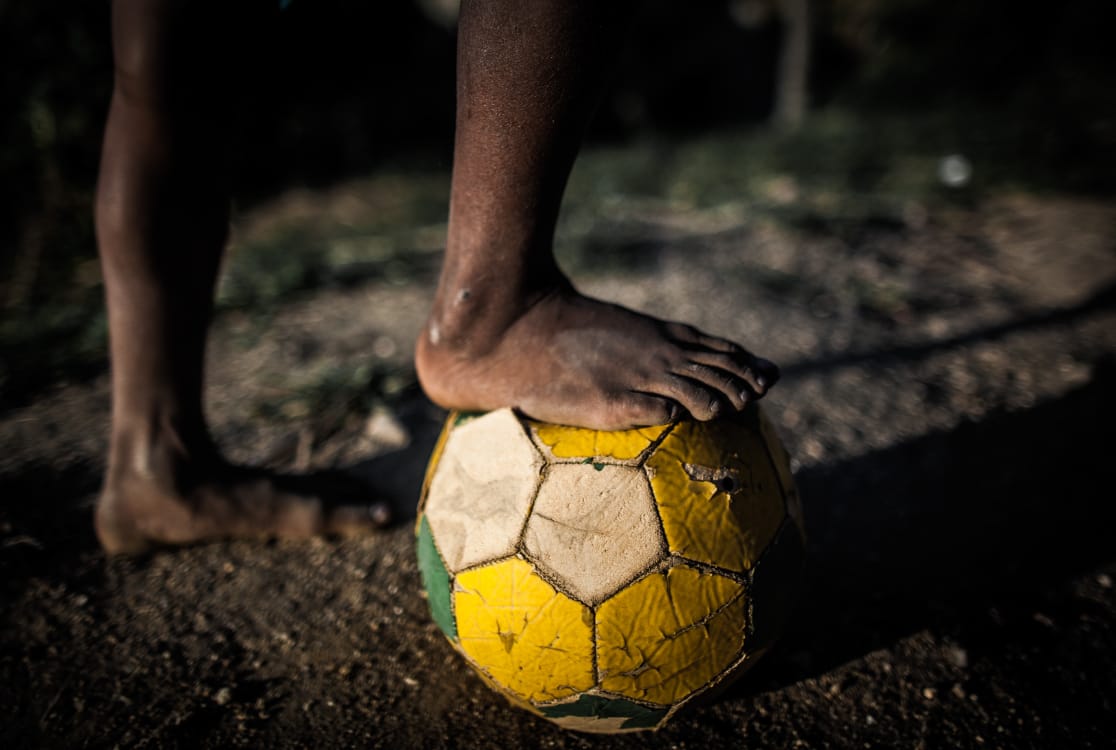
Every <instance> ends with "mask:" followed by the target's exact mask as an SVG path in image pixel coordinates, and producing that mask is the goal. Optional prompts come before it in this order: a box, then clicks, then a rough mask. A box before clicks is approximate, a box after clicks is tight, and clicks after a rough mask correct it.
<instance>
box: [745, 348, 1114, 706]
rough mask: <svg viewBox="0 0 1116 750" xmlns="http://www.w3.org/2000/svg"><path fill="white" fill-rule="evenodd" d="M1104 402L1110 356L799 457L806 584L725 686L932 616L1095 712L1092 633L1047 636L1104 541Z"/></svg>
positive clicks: (816, 670)
mask: <svg viewBox="0 0 1116 750" xmlns="http://www.w3.org/2000/svg"><path fill="white" fill-rule="evenodd" d="M1114 418H1116V364H1114V363H1113V362H1112V361H1104V360H1102V361H1101V362H1099V363H1098V364H1097V365H1096V368H1095V376H1094V378H1093V380H1092V381H1091V382H1090V383H1089V384H1088V385H1086V386H1084V387H1082V388H1080V389H1078V390H1076V391H1073V392H1070V393H1069V394H1067V395H1066V396H1064V397H1062V398H1060V399H1057V400H1055V401H1052V402H1048V403H1044V404H1041V405H1039V406H1037V407H1035V408H1033V409H1031V410H1029V411H1026V412H1021V413H1010V414H999V415H994V416H992V417H989V418H987V419H985V420H983V421H981V422H979V423H967V424H963V425H961V426H960V427H958V428H957V429H955V430H952V431H949V432H939V433H932V434H929V435H926V436H924V437H920V438H918V439H916V440H912V441H910V442H908V443H905V444H901V445H898V446H896V447H893V448H889V449H887V450H883V451H878V452H874V453H871V454H868V455H865V456H862V457H859V458H856V459H853V460H850V461H846V462H842V463H837V464H833V465H828V466H818V467H813V468H809V469H807V470H804V471H802V472H800V473H799V475H798V476H797V481H798V484H799V487H800V489H801V492H802V495H803V497H804V498H805V502H806V514H807V515H806V517H807V527H808V530H809V536H810V553H809V573H808V577H807V581H808V582H807V586H806V590H805V592H804V595H803V596H802V600H801V603H800V605H799V608H798V610H797V612H796V614H795V616H794V618H793V621H792V624H791V626H790V628H789V629H788V631H787V632H786V633H785V635H784V638H783V640H782V642H781V643H780V645H779V646H778V648H777V650H776V652H775V653H773V654H772V655H771V657H770V658H769V659H768V660H767V661H766V662H762V663H761V665H760V666H759V667H757V669H756V670H755V671H754V672H753V673H752V675H751V676H750V678H746V679H745V680H743V681H742V682H741V683H740V684H739V685H738V686H737V687H736V688H734V690H733V691H732V692H731V693H730V694H729V697H730V698H733V697H735V698H740V697H743V696H745V695H758V694H761V693H764V692H766V691H770V690H776V689H779V688H781V687H784V686H786V685H789V684H793V683H795V682H798V681H801V680H803V679H807V678H810V677H816V676H819V675H822V674H825V673H827V672H829V671H831V670H833V669H835V668H838V667H840V666H841V665H843V664H846V663H848V662H850V661H853V660H855V659H858V658H860V657H862V656H864V655H865V654H868V653H870V652H873V651H876V650H878V649H886V648H890V647H893V646H895V644H896V643H897V642H898V641H900V640H901V639H903V638H905V637H907V636H910V635H912V634H914V633H917V632H920V631H924V630H929V631H930V632H931V633H933V634H934V635H935V636H936V637H937V638H940V639H944V640H945V641H947V642H951V643H954V644H956V645H957V646H958V647H960V648H962V649H964V651H965V653H966V654H967V656H966V657H965V658H966V659H967V660H969V661H972V660H977V659H987V660H991V661H992V662H993V664H994V668H995V669H998V670H1000V671H1006V672H1008V673H1011V674H1010V675H1009V676H1010V677H1012V678H1013V679H1009V680H1008V681H1007V684H1008V685H1009V686H1010V687H1011V688H1014V689H1018V690H1019V691H1020V693H1022V694H1023V695H1024V696H1025V697H1029V698H1030V699H1032V700H1033V701H1034V702H1035V703H1041V704H1044V705H1047V707H1048V709H1051V710H1059V711H1061V712H1063V714H1064V716H1065V721H1067V722H1069V723H1071V724H1072V722H1073V717H1074V716H1078V717H1080V719H1081V720H1082V721H1085V722H1091V721H1093V720H1094V719H1095V717H1097V716H1100V715H1103V713H1104V710H1103V707H1102V706H1101V701H1102V696H1103V695H1104V694H1105V692H1106V691H1107V690H1111V689H1112V688H1113V675H1112V672H1111V671H1110V670H1111V667H1112V664H1111V662H1112V655H1111V652H1110V651H1108V650H1105V649H1104V648H1101V641H1102V640H1103V638H1101V639H1098V640H1097V641H1094V642H1092V643H1088V642H1084V643H1078V646H1079V647H1080V648H1078V649H1077V650H1076V651H1074V652H1073V653H1070V654H1067V653H1065V652H1066V650H1067V648H1070V650H1073V649H1072V647H1068V646H1067V645H1066V644H1059V643H1058V641H1057V636H1059V632H1060V631H1061V630H1062V629H1064V628H1074V627H1077V626H1079V624H1080V623H1081V622H1085V621H1087V620H1088V619H1089V618H1090V617H1091V614H1092V613H1091V612H1090V606H1091V605H1090V603H1089V602H1088V600H1087V599H1082V598H1080V597H1077V596H1075V595H1074V593H1073V592H1072V591H1070V590H1069V589H1070V588H1071V586H1070V582H1071V580H1072V579H1073V578H1074V577H1075V576H1079V575H1082V574H1084V573H1087V572H1089V571H1091V570H1095V569H1096V568H1097V567H1098V566H1100V565H1102V564H1105V563H1111V562H1112V561H1113V557H1114V554H1113V553H1114V551H1116V546H1114V544H1113V538H1112V532H1113V529H1114V528H1116V505H1114V504H1113V502H1112V482H1111V480H1109V479H1107V478H1109V477H1111V476H1112V468H1111V467H1112V446H1113V445H1116V424H1114V421H1113V420H1114ZM1091 649H1095V650H1096V651H1095V653H1094V654H1093V656H1095V657H1097V658H1096V659H1093V658H1091V657H1090V656H1089V651H1090V650H1091ZM1031 652H1037V653H1038V654H1039V655H1040V656H1039V659H1038V660H1036V663H1028V658H1026V655H1027V653H1031ZM1056 652H1060V655H1059V654H1058V653H1056ZM1043 654H1045V658H1043ZM1067 657H1068V659H1069V661H1068V662H1066V661H1062V662H1059V658H1067ZM997 662H998V663H997ZM1106 686H1107V687H1106Z"/></svg>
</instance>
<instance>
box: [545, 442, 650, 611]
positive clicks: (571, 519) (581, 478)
mask: <svg viewBox="0 0 1116 750" xmlns="http://www.w3.org/2000/svg"><path fill="white" fill-rule="evenodd" d="M524 548H525V551H526V553H527V554H528V555H529V556H530V557H531V558H532V559H533V560H534V561H535V563H536V564H537V565H538V567H539V569H540V571H541V572H542V573H543V574H544V575H546V576H549V577H551V578H553V580H554V581H555V582H556V583H558V584H559V585H560V586H561V587H562V588H563V589H564V590H565V591H566V592H567V593H569V594H570V595H571V596H573V597H574V598H575V599H578V600H579V601H582V602H584V603H585V604H589V605H593V604H596V603H597V602H600V601H603V600H604V599H606V598H608V597H609V596H610V595H612V594H613V593H615V591H616V589H617V587H619V586H620V585H621V584H623V583H624V582H626V581H628V580H630V579H631V578H632V577H633V576H635V575H636V574H637V573H639V572H640V571H642V570H646V569H647V568H648V567H649V566H651V565H653V564H654V563H655V562H656V561H657V560H659V559H661V557H662V556H663V555H664V554H665V553H666V543H665V541H664V540H663V535H662V530H661V528H660V526H659V517H658V514H657V511H656V510H655V503H654V501H653V500H652V498H651V486H650V485H649V484H648V482H647V476H646V474H644V473H643V472H642V471H641V470H639V469H636V468H632V467H629V466H611V465H600V464H597V465H595V466H594V465H592V464H560V465H552V466H551V467H550V469H549V471H548V473H547V477H546V479H545V480H544V481H543V484H542V487H541V488H540V489H539V496H538V498H536V500H535V507H534V509H533V510H532V511H531V517H530V518H529V519H528V520H527V531H526V534H525V535H524Z"/></svg>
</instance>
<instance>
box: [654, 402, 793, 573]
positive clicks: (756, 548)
mask: <svg viewBox="0 0 1116 750" xmlns="http://www.w3.org/2000/svg"><path fill="white" fill-rule="evenodd" d="M647 469H648V472H649V474H650V476H651V489H652V492H653V494H654V496H655V502H656V503H657V504H658V508H659V515H660V516H661V518H662V521H663V530H664V532H665V533H666V538H667V544H668V545H669V547H670V551H671V552H673V553H675V554H678V555H682V556H683V557H687V558H689V559H691V560H696V561H699V562H704V563H708V564H710V565H715V566H717V567H720V568H724V569H727V570H733V571H737V572H744V571H747V570H749V569H751V567H752V566H753V565H754V564H755V562H756V560H757V559H759V556H760V555H761V554H762V553H763V550H764V548H765V547H767V545H768V543H769V542H770V541H771V538H772V537H773V536H774V535H775V532H776V530H778V528H779V525H780V524H781V523H782V521H783V517H784V515H785V510H784V502H783V493H782V490H781V487H780V484H779V480H778V478H777V477H776V475H775V472H774V469H773V468H772V466H771V461H770V460H769V459H768V455H767V451H766V449H765V448H764V441H763V436H762V434H761V433H760V431H759V427H758V424H757V423H756V417H755V413H754V411H753V410H749V411H747V412H745V413H744V414H742V415H740V416H739V417H736V418H726V419H719V420H716V421H714V422H705V423H702V422H692V421H686V422H680V423H679V424H678V425H676V426H675V428H674V430H672V431H671V433H670V434H669V435H667V437H666V439H665V440H663V442H662V443H661V444H660V445H659V446H658V447H657V448H656V449H655V451H654V453H652V454H651V457H650V458H648V459H647Z"/></svg>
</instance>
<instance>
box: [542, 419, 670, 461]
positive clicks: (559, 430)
mask: <svg viewBox="0 0 1116 750" xmlns="http://www.w3.org/2000/svg"><path fill="white" fill-rule="evenodd" d="M532 428H533V430H534V433H535V436H536V437H537V438H538V439H539V442H540V443H542V445H544V446H545V447H546V449H547V450H549V451H550V454H551V455H552V456H554V458H556V459H563V458H586V459H589V458H596V459H603V460H606V461H607V460H608V459H614V460H616V461H633V460H635V459H637V458H639V457H640V456H641V455H643V452H644V451H646V450H647V449H648V448H650V447H651V445H652V443H654V442H655V441H656V440H658V439H659V438H660V437H661V436H662V434H663V433H664V432H666V431H667V430H669V429H670V425H660V426H658V427H641V428H639V429H636V430H618V431H614V432H608V431H601V430H586V429H582V428H580V427H565V426H563V425H556V424H543V423H541V422H536V423H532Z"/></svg>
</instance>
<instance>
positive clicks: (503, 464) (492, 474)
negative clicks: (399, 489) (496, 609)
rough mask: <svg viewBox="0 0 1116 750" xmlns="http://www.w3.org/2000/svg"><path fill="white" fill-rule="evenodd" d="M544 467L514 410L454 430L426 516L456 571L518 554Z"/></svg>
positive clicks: (434, 481)
mask: <svg viewBox="0 0 1116 750" xmlns="http://www.w3.org/2000/svg"><path fill="white" fill-rule="evenodd" d="M542 466H543V459H542V456H541V455H540V454H539V452H538V450H536V449H535V446H534V445H532V443H531V440H530V439H529V438H528V437H527V434H526V433H525V432H524V430H523V427H522V425H520V423H519V420H518V419H516V416H515V415H514V414H513V413H512V412H511V410H509V409H501V410H499V411H494V412H489V413H488V414H485V415H483V416H481V417H476V418H474V419H471V420H469V421H467V422H465V423H463V424H460V425H458V426H457V427H455V428H454V429H453V431H452V432H450V435H449V438H448V439H447V440H446V444H445V447H444V448H443V450H442V455H441V458H440V459H439V460H438V465H437V467H436V468H435V469H434V476H433V477H432V478H431V480H430V491H429V493H428V494H427V497H426V507H425V512H426V518H427V521H428V522H429V523H430V530H431V532H432V533H433V536H434V540H435V543H436V544H437V545H438V550H439V551H440V552H441V553H442V557H443V558H444V559H445V561H446V566H447V567H448V568H449V570H450V572H451V573H456V572H458V571H460V570H463V569H465V568H468V567H469V566H471V565H476V564H477V563H482V562H487V561H489V560H495V559H498V558H501V557H507V556H508V555H511V554H512V553H514V552H515V548H516V544H517V543H518V541H519V535H520V532H521V531H522V529H523V524H524V522H525V521H526V520H527V511H528V509H529V508H530V507H531V498H532V497H534V495H535V489H536V487H537V486H538V482H539V475H540V473H541V471H542Z"/></svg>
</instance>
